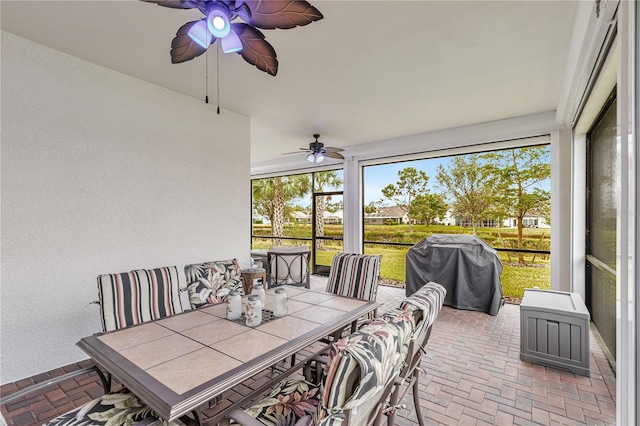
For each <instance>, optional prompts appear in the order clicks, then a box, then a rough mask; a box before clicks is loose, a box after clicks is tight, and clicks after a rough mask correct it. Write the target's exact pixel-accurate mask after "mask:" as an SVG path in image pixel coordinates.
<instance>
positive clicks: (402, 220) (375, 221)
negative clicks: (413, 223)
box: [364, 206, 409, 225]
mask: <svg viewBox="0 0 640 426" xmlns="http://www.w3.org/2000/svg"><path fill="white" fill-rule="evenodd" d="M389 222H393V223H397V224H407V223H409V216H407V213H406V212H405V211H404V210H403V209H402V207H399V206H390V207H379V208H378V211H377V212H375V213H365V215H364V223H365V224H366V225H385V224H388V223H389Z"/></svg>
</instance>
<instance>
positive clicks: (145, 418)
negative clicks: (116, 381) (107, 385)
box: [45, 392, 176, 426]
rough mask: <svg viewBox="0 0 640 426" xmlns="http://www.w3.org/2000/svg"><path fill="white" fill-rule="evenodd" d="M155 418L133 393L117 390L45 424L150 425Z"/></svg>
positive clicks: (57, 425)
mask: <svg viewBox="0 0 640 426" xmlns="http://www.w3.org/2000/svg"><path fill="white" fill-rule="evenodd" d="M157 420H159V419H158V416H157V415H156V413H155V412H154V411H153V410H152V409H151V408H150V407H149V406H147V405H145V404H144V403H142V402H141V401H140V400H139V399H138V398H137V397H136V396H135V395H133V394H132V393H129V392H118V393H107V394H104V395H102V396H101V397H99V398H96V399H94V400H92V401H90V402H88V403H86V404H84V405H82V406H80V407H78V408H76V409H74V410H72V411H69V412H68V413H65V414H63V415H61V416H58V417H56V418H55V419H53V420H50V421H49V422H47V423H46V424H45V426H80V425H82V426H86V425H95V426H99V425H113V426H116V425H140V424H145V425H150V424H152V423H153V422H155V421H157ZM170 424H171V425H175V424H176V423H173V422H172V423H170Z"/></svg>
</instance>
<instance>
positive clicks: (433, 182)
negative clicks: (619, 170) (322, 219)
mask: <svg viewBox="0 0 640 426" xmlns="http://www.w3.org/2000/svg"><path fill="white" fill-rule="evenodd" d="M548 149H549V151H550V148H549V147H548ZM453 158H454V157H453V156H450V157H440V158H430V159H426V160H414V161H404V162H400V163H392V164H383V165H378V166H367V167H365V168H364V173H363V174H364V204H365V205H367V204H369V203H370V202H372V201H373V202H376V201H379V200H381V199H382V200H383V205H392V204H394V203H392V202H391V201H390V200H387V199H385V198H384V197H383V196H382V188H384V187H385V186H387V185H389V184H390V183H391V184H395V183H396V182H397V181H398V172H399V171H400V170H402V169H405V168H407V167H413V168H415V169H417V170H423V171H424V172H426V173H427V176H429V182H428V184H427V186H428V187H429V190H430V191H431V192H443V191H444V190H443V189H442V188H439V187H438V181H437V179H436V175H437V173H438V166H439V165H443V166H444V167H445V168H447V167H449V165H450V164H451V162H452V161H453ZM550 161H551V155H550V154H549V162H550ZM539 187H540V188H542V189H544V190H546V191H550V190H551V180H550V179H547V180H546V181H544V182H542V183H541V184H540V185H539Z"/></svg>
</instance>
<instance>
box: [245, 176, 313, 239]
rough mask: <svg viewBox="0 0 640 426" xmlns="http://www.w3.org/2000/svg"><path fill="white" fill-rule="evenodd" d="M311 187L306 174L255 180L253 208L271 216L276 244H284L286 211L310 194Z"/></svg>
mask: <svg viewBox="0 0 640 426" xmlns="http://www.w3.org/2000/svg"><path fill="white" fill-rule="evenodd" d="M310 189H311V182H310V180H309V175H306V174H304V175H293V176H278V177H274V178H266V179H256V180H254V181H253V188H252V194H253V210H254V211H255V212H256V213H258V214H260V215H262V216H264V217H268V218H269V221H270V222H271V235H272V236H273V237H275V238H274V240H273V244H274V245H277V246H278V245H282V239H281V238H282V236H283V231H284V218H285V212H286V210H287V209H288V210H291V206H290V203H291V202H292V201H293V200H294V199H296V198H301V197H303V196H305V195H306V194H308V193H309V190H310Z"/></svg>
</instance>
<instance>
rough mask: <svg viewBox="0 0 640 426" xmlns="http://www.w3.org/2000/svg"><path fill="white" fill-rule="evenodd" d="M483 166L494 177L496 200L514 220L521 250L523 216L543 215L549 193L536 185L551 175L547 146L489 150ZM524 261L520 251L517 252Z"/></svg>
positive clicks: (548, 210) (546, 209) (520, 260)
mask: <svg viewBox="0 0 640 426" xmlns="http://www.w3.org/2000/svg"><path fill="white" fill-rule="evenodd" d="M483 158H484V159H485V160H486V162H487V167H488V169H489V171H490V173H491V174H492V175H494V176H495V177H496V183H495V188H496V200H497V201H498V203H499V205H501V206H502V207H503V208H504V209H505V211H506V212H507V214H508V215H509V216H510V217H515V218H516V219H517V227H518V249H519V250H522V249H523V244H522V240H523V239H522V229H523V224H522V222H523V219H524V217H525V216H527V215H531V214H534V215H539V216H547V215H548V214H549V212H550V200H551V193H550V192H549V191H546V190H543V189H542V188H540V184H542V183H543V182H544V181H546V180H548V179H550V178H551V161H550V159H549V146H548V145H544V146H530V147H524V148H518V149H509V150H504V151H496V152H490V153H487V154H484V155H483ZM518 262H519V263H524V253H522V252H520V253H518Z"/></svg>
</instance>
